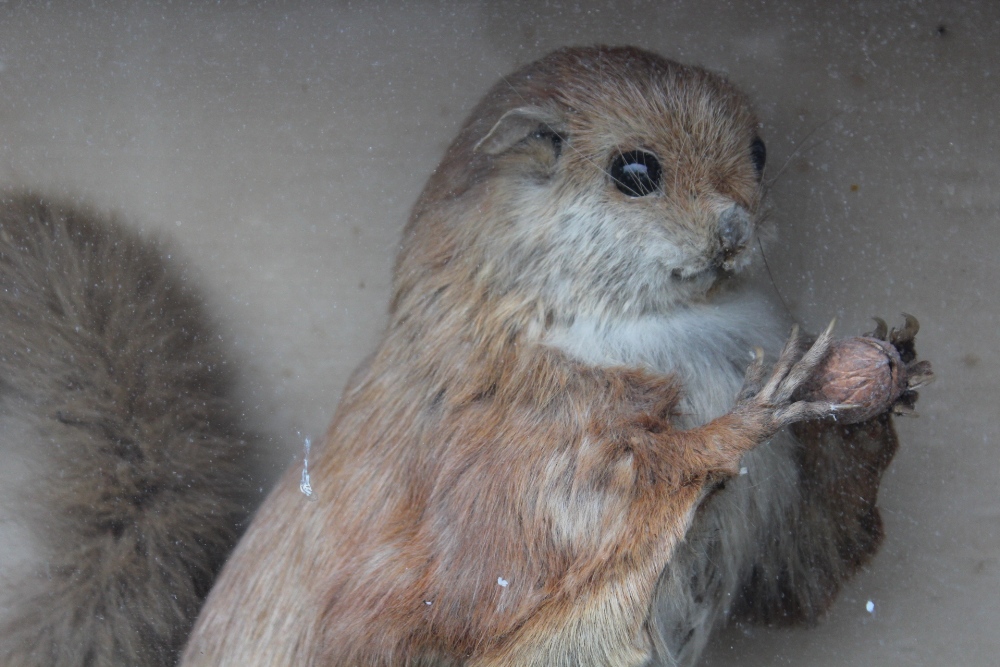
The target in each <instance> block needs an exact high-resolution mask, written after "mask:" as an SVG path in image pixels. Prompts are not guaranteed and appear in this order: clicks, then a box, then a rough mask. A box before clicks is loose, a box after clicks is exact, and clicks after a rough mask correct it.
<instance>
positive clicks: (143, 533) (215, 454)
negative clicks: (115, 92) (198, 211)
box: [0, 193, 252, 667]
mask: <svg viewBox="0 0 1000 667" xmlns="http://www.w3.org/2000/svg"><path fill="white" fill-rule="evenodd" d="M186 282H187V279H186V276H184V275H183V274H182V273H180V272H178V271H177V270H176V268H175V267H174V266H173V265H172V263H171V262H168V261H167V259H166V257H165V253H164V252H163V251H162V250H161V249H160V248H159V247H158V246H157V245H155V244H152V243H150V242H147V241H144V240H142V239H140V238H139V237H138V236H136V235H135V234H134V233H133V232H131V231H129V230H128V229H126V228H125V227H124V226H122V225H121V224H119V223H117V222H115V221H114V220H108V219H102V218H101V217H100V216H98V215H96V214H94V213H93V212H91V211H90V210H88V209H86V208H82V207H79V206H74V205H72V204H69V203H63V202H52V201H50V200H47V199H44V198H40V197H36V196H33V195H30V194H20V193H7V194H4V195H2V197H0V400H2V406H0V407H2V410H0V426H2V429H3V434H4V436H3V441H2V442H0V447H2V451H3V453H4V459H5V461H6V462H7V464H8V465H9V464H10V463H11V462H12V461H18V460H21V461H24V462H25V464H26V469H27V470H28V471H29V472H28V476H27V478H26V479H24V480H23V481H22V483H20V484H19V485H18V486H17V496H18V497H16V498H10V497H7V498H5V503H4V507H3V513H4V515H6V517H7V520H8V521H13V522H15V523H18V524H21V525H23V526H27V527H28V530H29V533H30V534H31V536H32V541H33V542H34V544H35V545H36V547H37V548H36V549H35V551H34V552H33V553H32V558H31V561H30V562H29V563H28V564H27V565H26V566H25V567H24V571H20V570H19V571H17V572H16V573H12V572H5V573H4V574H5V575H6V576H5V579H6V580H5V581H4V582H2V583H3V584H4V588H5V589H8V590H6V591H5V597H4V601H5V602H7V605H8V607H9V608H8V610H7V612H6V613H5V614H4V615H3V617H2V625H0V662H2V663H3V664H4V665H10V666H15V665H37V666H41V665H45V666H46V667H54V666H67V667H68V666H71V665H73V666H80V665H88V666H92V667H97V666H101V665H104V666H111V665H115V666H120V665H143V666H151V665H171V664H174V663H175V662H176V660H177V657H178V652H179V649H180V647H181V645H182V643H183V642H184V640H185V638H186V636H187V634H188V632H189V629H190V627H191V624H192V622H193V620H194V616H195V614H196V613H197V611H198V608H199V607H200V605H201V601H202V599H203V598H204V596H205V595H206V594H207V593H208V590H209V588H210V586H211V583H212V581H213V579H214V577H215V574H216V572H217V571H218V569H219V568H220V567H221V565H222V563H223V561H224V559H225V557H226V556H227V554H228V552H229V550H230V549H231V548H232V546H233V545H234V543H235V541H236V539H237V536H238V535H237V531H238V529H239V525H240V523H241V522H242V521H243V520H244V519H245V517H246V516H247V513H248V510H247V507H248V505H249V503H251V502H252V499H251V497H250V494H249V493H248V476H247V473H248V462H247V456H248V447H247V442H246V441H245V435H244V434H243V433H242V431H241V429H240V427H239V408H238V406H237V405H236V404H235V402H234V400H233V399H232V398H231V397H230V393H231V390H230V373H231V369H229V368H228V367H227V366H226V360H225V358H224V357H223V356H222V355H221V354H220V352H219V349H218V347H217V345H218V342H217V340H216V336H215V334H214V333H213V331H212V328H211V327H210V326H209V325H208V324H207V323H206V322H205V316H204V314H203V312H202V305H201V302H200V300H199V299H198V297H197V296H196V295H194V294H193V293H192V292H191V290H190V289H189V288H188V287H187V285H186ZM6 491H7V495H8V496H9V495H10V492H9V490H6ZM14 574H16V575H17V577H18V578H17V579H16V580H14V581H11V580H10V578H11V576H12V575H14Z"/></svg>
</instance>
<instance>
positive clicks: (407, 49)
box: [0, 1, 1000, 666]
mask: <svg viewBox="0 0 1000 667" xmlns="http://www.w3.org/2000/svg"><path fill="white" fill-rule="evenodd" d="M998 30H1000V5H998V4H997V3H993V2H986V1H984V2H944V1H939V2H924V3H872V4H866V5H859V4H848V3H836V4H834V3H824V2H813V3H810V2H796V3H792V2H787V3H786V2H747V3H737V2H725V1H722V2H704V1H698V2H695V1H692V2H669V3H667V2H664V3H653V2H650V3H643V2H596V1H595V2H574V3H550V4H548V5H547V6H545V7H538V6H536V3H529V2H524V3H514V2H511V3H490V2H479V3H404V2H384V3H335V4H334V3H321V2H314V3H310V2H295V3H275V4H274V5H270V4H268V3H254V2H226V3H221V4H218V5H215V4H213V5H208V4H206V3H191V4H186V3H172V4H168V3H162V4H161V3H129V2H117V3H116V2H97V3H94V5H93V6H88V7H87V8H78V7H77V5H76V4H75V3H70V2H53V3H50V4H47V5H40V4H37V3H5V4H3V5H0V184H2V185H4V186H12V185H24V186H29V187H32V188H36V189H40V190H43V191H48V192H61V193H68V194H70V195H72V196H78V197H81V198H84V199H86V200H87V201H90V202H93V203H95V204H96V205H98V206H100V207H103V208H105V209H114V210H118V211H121V212H123V213H125V214H126V215H127V216H128V217H129V219H131V220H132V221H134V223H135V224H136V225H137V226H138V227H140V228H142V229H143V230H146V231H149V232H156V233H160V234H163V235H167V236H169V237H170V238H171V239H173V241H174V242H175V244H176V245H177V247H178V248H179V249H180V251H181V252H182V253H183V255H184V256H185V257H186V259H187V260H188V262H189V265H190V267H191V271H190V276H191V279H192V280H196V281H197V282H198V283H199V285H200V286H201V287H202V288H203V289H204V290H205V291H206V292H207V294H208V299H209V305H210V308H211V309H212V312H213V313H214V315H215V317H216V319H217V321H218V322H219V323H220V327H221V330H222V335H223V338H224V339H225V340H226V341H227V342H228V344H230V345H231V346H232V348H233V350H234V351H235V353H236V355H237V360H238V361H239V363H240V365H241V369H242V370H241V374H242V375H241V378H242V379H241V385H240V391H241V396H242V397H243V399H244V401H245V405H246V409H247V412H248V416H249V418H250V420H251V422H252V424H253V426H255V427H256V428H258V429H259V430H261V431H262V432H264V433H265V434H267V435H268V436H269V438H270V442H271V450H270V451H271V456H270V460H269V461H267V462H266V464H264V465H262V469H261V471H260V480H261V481H260V484H261V486H264V485H266V484H268V483H270V481H271V480H273V479H274V478H275V477H276V475H277V474H278V472H279V471H280V470H281V469H283V468H284V466H285V465H286V464H287V463H289V462H290V461H292V460H293V458H294V457H296V456H300V455H301V446H302V439H303V438H304V437H306V436H308V437H311V438H313V439H314V440H315V439H316V438H319V437H320V436H321V435H322V433H323V430H324V429H325V427H326V424H327V421H328V419H329V418H330V415H331V414H332V411H333V407H334V406H335V405H336V402H337V398H338V395H339V392H340V390H341V388H342V386H343V384H344V383H345V381H346V379H347V376H348V374H349V373H350V371H351V370H352V369H353V368H354V367H355V366H356V365H357V364H358V363H359V362H360V361H361V360H362V358H363V357H364V355H365V354H366V353H368V352H369V351H371V349H372V346H373V341H374V340H376V337H377V335H378V332H379V330H380V328H381V327H382V325H383V323H384V312H385V307H386V303H387V299H388V288H389V276H390V269H391V264H392V259H393V256H394V253H395V251H396V249H397V241H398V236H399V232H400V229H401V226H402V224H403V222H404V221H405V218H406V214H407V211H408V208H409V206H410V205H411V204H412V202H413V201H414V199H415V198H416V196H417V194H418V192H419V189H420V187H421V186H422V184H423V182H424V180H425V179H426V178H427V176H428V174H429V172H430V170H431V169H432V168H433V167H434V165H435V164H436V163H437V161H438V159H439V158H440V155H441V153H442V151H443V149H444V147H445V146H446V144H447V142H449V141H450V139H451V137H452V136H453V134H454V133H455V131H456V129H457V127H458V124H459V123H460V122H461V120H462V119H463V117H464V115H465V114H466V113H467V111H468V110H469V109H470V107H471V105H472V104H473V103H474V102H475V101H476V100H477V99H478V98H479V96H480V95H481V94H482V93H483V92H484V91H485V90H486V89H487V88H488V87H489V86H490V85H491V84H492V83H493V81H494V80H496V79H497V77H498V76H500V75H501V74H503V73H505V72H507V71H509V70H511V69H512V68H514V67H516V66H518V65H520V64H523V63H526V62H528V61H530V60H532V59H534V58H536V57H538V56H540V55H542V54H544V53H545V52H547V51H549V50H551V49H553V48H555V47H558V46H562V45H567V44H591V43H611V44H634V45H637V46H642V47H646V48H650V49H652V50H655V51H657V52H659V53H661V54H663V55H665V56H668V57H672V58H675V59H677V60H681V61H685V62H690V63H696V64H701V65H704V66H706V67H709V68H711V69H715V70H718V71H722V72H725V73H726V74H727V75H728V76H730V77H731V78H732V79H733V80H734V81H735V82H736V83H737V84H738V85H740V86H741V87H742V88H743V89H744V90H746V91H747V92H748V93H749V94H750V95H751V97H752V98H753V99H754V101H755V103H756V105H757V108H758V111H759V113H760V115H761V117H762V119H763V129H762V135H763V136H764V137H765V139H766V140H767V146H768V160H769V167H768V173H767V179H769V180H770V181H771V182H772V183H771V194H770V205H771V214H770V219H771V221H772V223H773V225H774V227H775V230H776V238H775V240H774V241H773V242H771V243H770V245H768V246H767V247H766V251H767V259H768V263H769V266H770V277H768V276H764V275H762V276H761V280H765V281H771V280H773V285H774V289H776V290H777V291H778V292H779V293H780V294H781V296H782V298H783V299H784V301H785V303H786V304H787V306H788V308H789V309H790V310H791V312H792V313H794V315H795V316H796V317H798V318H799V319H800V320H801V321H803V322H804V323H805V324H806V325H807V326H808V327H810V328H812V329H813V330H816V329H818V328H820V327H821V326H822V325H823V324H825V322H826V321H828V320H829V318H830V317H831V316H834V315H836V316H837V317H838V318H839V331H840V332H841V333H843V334H845V335H846V334H849V333H855V332H861V331H865V330H867V329H868V328H869V327H870V321H869V318H870V316H872V315H881V316H884V317H887V318H890V319H892V318H897V317H898V313H900V312H901V311H906V312H910V313H913V314H915V315H917V316H918V317H919V318H920V321H921V324H922V330H921V334H920V351H921V354H922V356H924V357H925V358H927V359H931V360H932V361H933V362H934V364H935V371H936V373H937V377H938V380H937V382H936V383H935V384H934V385H932V386H931V387H929V388H928V389H926V390H925V391H924V392H923V395H922V398H921V402H920V405H919V412H920V415H921V416H920V417H919V419H916V420H908V421H900V422H898V428H899V432H900V439H901V441H902V447H901V449H900V452H899V454H898V455H897V457H896V460H895V462H894V463H893V465H892V468H891V469H890V471H889V473H888V475H887V476H886V478H885V480H884V482H883V485H882V491H881V495H880V499H881V506H882V508H883V517H884V519H885V523H886V531H887V535H888V537H887V539H886V542H885V545H884V547H883V549H882V551H881V552H880V554H879V555H878V556H877V557H876V559H875V560H874V562H873V563H872V564H871V565H870V566H869V567H867V568H865V570H864V571H863V572H862V573H861V574H860V575H859V576H857V577H856V578H855V579H854V580H853V581H852V582H851V583H850V584H849V585H848V586H847V587H846V588H845V589H844V591H843V592H842V593H841V596H840V599H839V600H838V602H837V603H836V604H835V605H834V607H833V609H832V610H831V612H830V614H829V615H828V617H827V618H826V619H825V620H824V621H823V622H822V623H820V624H819V626H818V627H815V628H809V629H793V630H768V629H761V628H752V629H748V628H744V629H739V628H734V629H730V630H727V631H724V632H722V633H720V635H719V636H718V638H717V640H716V641H715V642H714V643H713V645H712V647H711V648H710V649H709V651H708V653H707V655H706V657H705V659H704V664H706V665H723V664H731V663H732V662H733V661H734V660H735V659H736V658H737V657H738V658H739V660H740V663H739V664H747V665H770V664H810V665H816V666H822V665H843V664H855V663H857V664H862V663H867V664H878V665H928V666H930V665H941V664H963V665H990V664H995V661H996V658H995V656H996V655H997V653H998V651H1000V636H998V634H997V633H996V632H995V627H996V626H997V622H998V611H997V607H996V600H997V599H998V598H1000V500H998V495H997V489H1000V464H998V461H1000V458H998V455H997V451H996V448H997V440H998V437H1000V431H998V426H997V421H996V419H995V415H996V412H997V407H998V403H997V388H996V380H995V378H996V376H997V371H998V370H1000V368H998V366H1000V358H998V352H997V350H998V348H1000V346H998V344H997V343H998V338H997V333H996V329H995V327H996V325H997V313H998V312H1000V284H998V279H997V275H996V263H995V258H994V254H995V250H994V249H995V243H996V233H997V232H996V225H997V222H998V214H1000V194H998V191H997V188H996V184H997V183H1000V160H998V158H997V156H998V155H1000V138H998V137H1000V131H998V127H997V120H996V119H997V118H1000V85H998V84H997V76H998V70H997V61H996V48H997V41H996V35H997V31H998ZM4 474H5V475H14V474H15V473H14V472H10V470H9V469H8V471H7V472H5V473H4ZM5 531H6V532H3V533H2V535H3V537H2V538H0V545H2V546H0V568H2V567H5V566H6V565H7V564H8V563H10V562H13V561H15V560H16V559H17V558H18V556H19V553H21V552H19V545H22V544H23V542H22V540H23V537H19V536H18V534H17V533H15V532H14V529H13V528H10V529H9V530H8V529H5ZM0 602H3V600H2V598H0Z"/></svg>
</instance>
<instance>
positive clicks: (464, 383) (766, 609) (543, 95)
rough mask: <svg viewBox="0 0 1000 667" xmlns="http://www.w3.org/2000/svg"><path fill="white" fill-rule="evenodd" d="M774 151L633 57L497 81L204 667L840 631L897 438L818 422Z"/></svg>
mask: <svg viewBox="0 0 1000 667" xmlns="http://www.w3.org/2000/svg"><path fill="white" fill-rule="evenodd" d="M757 129H758V121H757V119H756V117H755V116H754V114H753V112H752V111H751V108H750V106H749V104H748V102H747V100H746V99H745V98H744V96H743V95H742V94H741V93H739V92H738V91H737V90H736V89H735V88H734V87H733V86H732V85H730V84H729V83H728V82H726V81H725V80H724V79H722V78H721V77H719V76H716V75H714V74H710V73H708V72H706V71H703V70H701V69H697V68H692V67H685V66H682V65H679V64H677V63H674V62H670V61H667V60H664V59H662V58H660V57H658V56H656V55H654V54H651V53H648V52H645V51H641V50H637V49H632V48H584V49H565V50H561V51H557V52H555V53H553V54H551V55H549V56H547V57H545V58H543V59H542V60H540V61H538V62H535V63H533V64H531V65H528V66H527V67H525V68H523V69H521V70H520V71H518V72H516V73H514V74H513V75H511V76H509V77H507V78H505V79H503V80H502V81H501V82H500V83H498V84H497V85H496V86H495V87H494V88H493V89H492V90H491V91H490V92H489V93H488V94H487V95H486V97H485V98H484V99H483V100H482V101H481V102H480V103H479V105H478V106H477V107H476V108H475V110H473V112H472V114H471V116H470V117H469V119H468V121H467V122H466V123H465V125H464V126H463V128H462V129H461V131H460V132H459V134H458V137H457V138H456V139H455V141H454V142H453V143H452V144H451V147H450V148H449V149H448V151H447V153H446V154H445V157H444V159H443V161H442V163H441V164H440V165H439V166H438V168H437V170H436V171H435V172H434V173H433V175H432V176H431V178H430V181H429V182H428V184H427V186H426V187H425V189H424V192H423V194H422V195H421V197H420V199H419V200H418V201H417V203H416V205H415V206H414V209H413V212H412V215H411V217H410V220H409V223H408V225H407V226H406V229H405V231H404V234H403V242H402V249H401V252H400V255H399V257H398V260H397V264H396V268H395V280H394V294H393V297H392V302H391V305H390V310H389V315H390V316H389V325H388V328H387V329H386V331H385V334H384V336H383V338H382V340H381V342H380V344H379V345H378V347H377V349H376V351H375V352H374V354H373V355H372V356H371V357H370V358H369V359H368V360H367V361H366V362H365V363H364V364H363V365H362V367H361V368H360V369H358V371H357V372H356V373H355V375H354V376H353V378H352V380H351V381H350V383H349V384H348V387H347V389H346V390H345V392H344V396H343V399H342V402H341V405H340V407H339V408H338V410H337V412H336V415H335V416H334V418H333V423H332V425H331V426H330V428H329V431H328V433H327V435H326V438H325V441H324V442H323V443H321V445H320V446H319V447H318V449H317V450H316V451H314V452H313V457H311V459H310V471H311V482H312V487H313V489H314V490H315V495H316V498H318V501H317V502H309V501H308V500H307V498H306V497H304V496H303V494H302V493H300V490H299V470H291V471H289V472H288V473H287V476H286V478H285V479H284V481H283V482H281V483H280V484H279V485H278V487H277V488H276V489H275V490H274V491H273V492H272V493H271V495H270V496H269V498H268V499H267V500H266V501H265V503H264V505H263V506H262V507H261V509H260V510H259V511H258V513H257V515H256V517H255V518H254V520H253V522H252V524H251V526H250V528H249V529H248V531H247V533H246V535H245V536H244V537H243V539H242V540H241V542H240V544H239V545H238V546H237V548H236V550H235V552H234V554H233V556H232V557H231V558H230V560H229V561H228V563H227V564H226V566H225V568H224V569H223V572H222V574H221V576H220V578H219V580H218V581H217V582H216V585H215V587H214V588H213V590H212V593H211V594H210V596H209V599H208V601H207V602H206V606H205V608H204V609H203V610H202V613H201V615H200V617H199V620H198V622H197V624H196V626H195V629H194V631H193V633H192V637H191V639H190V641H189V643H188V646H187V648H186V649H185V653H184V658H183V664H184V665H189V666H193V665H213V666H218V665H232V666H236V665H239V666H241V667H243V666H247V665H279V664H280V665H310V666H319V665H475V666H486V665H546V666H552V665H567V666H568V665H654V664H655V665H689V664H692V663H693V662H695V661H696V660H697V657H698V655H699V653H700V652H701V650H702V647H703V646H704V644H705V642H706V640H707V638H708V636H709V633H710V631H711V630H712V628H713V627H714V626H716V625H717V624H718V623H719V622H721V621H723V620H724V619H726V618H727V617H731V616H734V615H738V616H740V617H742V618H746V619H749V620H753V621H760V622H768V623H775V622H777V623H791V622H796V621H810V620H812V619H815V618H816V617H817V616H818V615H819V614H821V613H822V612H823V610H824V609H826V608H827V607H828V605H829V604H830V603H831V601H832V600H833V598H834V596H835V595H836V593H837V590H838V587H839V586H840V584H841V582H843V581H844V580H845V579H846V578H847V577H848V576H850V574H851V573H852V572H854V571H856V570H857V568H858V567H859V566H860V565H862V564H863V563H865V562H866V561H868V559H869V558H871V556H872V554H873V553H874V552H875V550H876V549H877V547H878V545H879V541H880V539H881V523H880V520H879V514H878V510H877V509H876V496H877V491H878V485H879V480H880V476H881V474H882V472H883V471H884V469H885V467H886V466H887V464H888V463H889V460H890V459H891V457H892V455H893V452H894V451H895V449H896V446H897V445H896V437H895V435H894V433H893V429H892V425H891V422H890V416H889V414H888V405H886V407H885V409H881V412H880V414H878V415H876V416H874V417H872V418H869V419H867V420H864V421H861V422H859V423H855V424H849V425H848V424H845V423H843V421H841V422H838V421H835V420H834V419H833V417H834V416H836V415H837V414H838V412H840V411H843V412H844V413H845V414H846V413H847V412H849V411H850V410H851V409H854V408H856V407H857V406H856V405H855V404H853V403H851V404H848V402H846V401H845V402H843V403H838V402H835V401H831V400H815V399H812V398H810V397H809V395H808V392H807V391H805V389H804V388H805V387H806V385H807V384H808V382H809V380H810V378H811V377H812V376H813V375H814V374H816V372H817V370H818V368H819V366H820V365H821V364H822V362H823V360H824V359H825V358H826V357H827V353H828V350H829V348H830V345H831V340H830V335H829V332H827V333H825V334H824V335H822V336H820V337H819V338H818V339H817V340H816V341H815V343H814V344H813V345H812V346H811V348H809V349H808V350H807V349H806V348H807V347H808V346H807V345H806V344H805V343H804V342H803V340H802V339H801V338H800V337H799V336H797V334H794V333H793V335H792V337H791V339H790V340H789V341H788V342H787V344H784V345H783V343H784V338H785V336H786V333H787V331H788V328H787V324H786V323H785V322H784V321H783V320H782V318H781V317H780V316H778V315H776V314H775V312H774V311H772V310H771V309H770V308H769V306H768V304H767V302H766V301H765V300H764V299H763V298H761V297H760V296H758V295H756V294H754V293H753V292H752V291H751V290H750V288H749V287H747V286H746V285H744V284H742V283H741V282H740V279H739V274H740V272H741V270H742V269H744V268H745V267H746V265H747V264H748V263H749V262H750V256H751V248H752V246H753V245H754V244H755V243H756V239H757V234H758V221H759V219H760V211H761V199H762V196H763V186H762V184H761V183H762V180H761V179H762V172H763V169H764V162H765V148H764V144H763V142H762V141H761V139H760V138H759V136H758V134H757ZM915 329H916V326H915V321H909V322H908V326H907V327H906V328H905V329H904V330H903V331H901V332H893V333H892V335H891V336H890V338H891V341H892V342H893V343H894V345H889V344H888V343H886V345H887V347H893V348H894V347H899V348H900V350H899V353H898V354H897V353H896V352H893V354H897V356H902V357H904V359H903V363H913V359H912V357H913V355H912V337H913V334H914V333H915ZM883 337H884V336H883ZM755 348H762V349H763V350H764V351H765V352H766V353H767V354H768V355H769V356H770V358H771V359H772V360H773V359H776V360H777V361H776V362H775V364H774V370H773V372H771V373H766V372H765V364H764V362H763V360H762V358H761V355H760V354H757V355H756V358H755V354H754V352H753V350H754V349H755ZM751 360H754V361H753V362H752V363H751ZM748 364H749V366H750V367H749V370H747V366H748ZM928 370H929V369H927V368H923V369H921V372H915V373H914V374H913V377H914V378H916V377H918V376H924V377H925V376H926V375H927V371H928ZM916 384H918V382H917V381H912V382H910V383H909V384H906V383H904V386H903V387H902V388H901V389H900V391H902V392H904V393H905V394H906V396H907V398H906V399H904V403H905V402H912V398H913V394H912V388H913V386H915V385H916ZM834 393H836V392H834ZM856 414H857V413H856Z"/></svg>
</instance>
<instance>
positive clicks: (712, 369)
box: [545, 288, 789, 427]
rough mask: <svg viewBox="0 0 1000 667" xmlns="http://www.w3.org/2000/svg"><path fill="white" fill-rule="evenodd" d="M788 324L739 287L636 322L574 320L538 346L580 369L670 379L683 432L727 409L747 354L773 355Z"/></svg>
mask: <svg viewBox="0 0 1000 667" xmlns="http://www.w3.org/2000/svg"><path fill="white" fill-rule="evenodd" d="M788 326H789V325H788V323H787V320H786V319H785V318H784V317H782V316H781V315H780V314H779V313H778V310H777V309H776V308H775V307H774V306H773V304H771V303H770V302H769V301H768V300H767V299H766V298H764V297H763V296H762V295H760V294H758V293H756V292H754V291H752V290H751V289H749V288H743V289H739V290H736V291H733V292H729V293H727V294H725V295H723V296H722V297H721V298H719V299H717V300H715V301H712V302H707V303H701V304H694V305H688V306H684V307H681V308H677V309H675V310H672V311H671V312H669V313H663V314H656V315H649V316H645V317H642V318H639V319H632V320H627V321H611V322H608V321H598V320H597V319H593V318H586V317H578V318H577V319H576V320H575V321H574V322H573V324H571V325H569V326H566V327H555V328H553V329H552V330H550V331H549V332H548V334H547V335H546V338H545V343H546V344H548V345H551V346H553V347H556V348H558V349H560V350H562V351H563V352H566V353H567V354H569V355H570V356H571V357H573V358H575V359H578V360H580V361H582V362H584V363H588V364H594V365H598V366H632V367H636V366H638V367H642V368H647V369H649V370H652V371H655V372H658V373H670V374H673V375H675V376H676V377H677V379H678V380H679V381H680V383H681V386H682V388H683V399H682V402H681V406H680V407H681V411H682V415H683V416H682V418H681V426H683V427H691V426H695V425H698V424H703V423H705V422H707V421H709V420H711V419H714V418H715V417H718V416H720V415H722V414H724V413H725V412H727V411H728V410H729V409H730V408H731V407H732V404H733V400H734V398H735V396H736V393H737V392H738V391H739V388H740V385H741V384H742V381H743V374H744V372H745V370H746V367H747V366H748V365H749V363H750V361H751V359H752V357H753V350H754V348H755V347H761V348H763V349H764V351H765V353H766V354H768V355H769V356H771V357H775V356H777V353H778V352H779V351H780V349H781V346H782V345H783V343H784V340H785V338H786V337H787V335H788Z"/></svg>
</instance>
